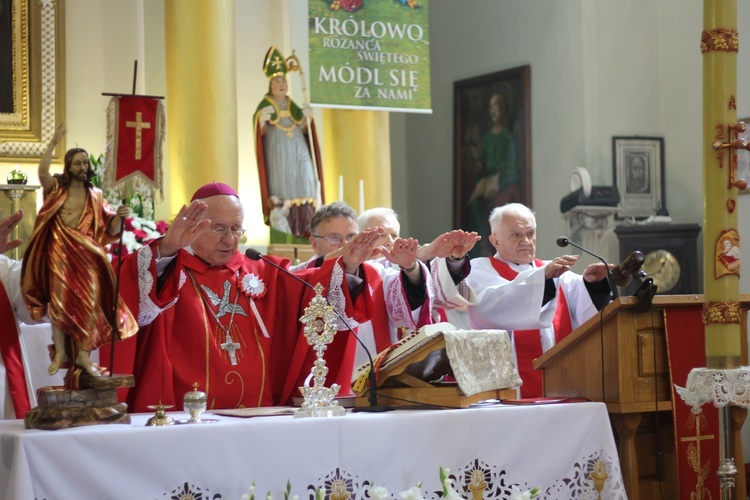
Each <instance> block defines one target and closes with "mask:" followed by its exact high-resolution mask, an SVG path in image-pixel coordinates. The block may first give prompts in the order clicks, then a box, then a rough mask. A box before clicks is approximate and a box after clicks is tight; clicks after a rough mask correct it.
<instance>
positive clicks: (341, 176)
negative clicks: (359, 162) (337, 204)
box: [339, 175, 344, 201]
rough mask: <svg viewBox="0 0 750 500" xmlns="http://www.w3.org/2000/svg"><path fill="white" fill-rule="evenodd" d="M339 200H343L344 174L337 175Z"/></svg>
mask: <svg viewBox="0 0 750 500" xmlns="http://www.w3.org/2000/svg"><path fill="white" fill-rule="evenodd" d="M339 201H344V176H343V175H339Z"/></svg>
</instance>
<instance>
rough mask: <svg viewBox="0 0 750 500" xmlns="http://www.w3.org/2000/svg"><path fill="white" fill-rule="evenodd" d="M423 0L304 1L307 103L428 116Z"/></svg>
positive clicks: (427, 40)
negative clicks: (307, 35)
mask: <svg viewBox="0 0 750 500" xmlns="http://www.w3.org/2000/svg"><path fill="white" fill-rule="evenodd" d="M427 12H428V11H427V0H309V11H308V13H309V28H310V68H311V70H310V72H309V74H310V101H311V104H313V105H317V106H322V107H328V108H347V109H361V108H364V109H382V110H388V111H405V112H414V113H431V112H432V104H431V101H430V37H429V23H428V15H427Z"/></svg>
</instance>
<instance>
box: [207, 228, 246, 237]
mask: <svg viewBox="0 0 750 500" xmlns="http://www.w3.org/2000/svg"><path fill="white" fill-rule="evenodd" d="M211 231H212V232H213V233H214V234H215V235H221V237H222V238H223V237H225V236H230V235H231V236H232V237H233V238H241V237H242V235H243V234H245V230H244V229H242V228H231V227H225V226H218V227H212V228H211Z"/></svg>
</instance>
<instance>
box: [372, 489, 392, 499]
mask: <svg viewBox="0 0 750 500" xmlns="http://www.w3.org/2000/svg"><path fill="white" fill-rule="evenodd" d="M388 496H389V495H388V490H387V489H386V487H385V486H373V487H372V488H370V497H372V498H373V499H374V500H387V498H388Z"/></svg>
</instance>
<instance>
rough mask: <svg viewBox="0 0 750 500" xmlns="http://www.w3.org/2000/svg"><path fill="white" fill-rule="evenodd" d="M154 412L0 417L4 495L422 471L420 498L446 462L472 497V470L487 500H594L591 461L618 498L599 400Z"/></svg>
mask: <svg viewBox="0 0 750 500" xmlns="http://www.w3.org/2000/svg"><path fill="white" fill-rule="evenodd" d="M170 415H172V416H175V417H176V418H186V416H187V414H185V413H181V412H180V413H173V414H172V413H171V414H170ZM150 416H151V415H144V414H138V415H133V422H132V424H130V425H99V426H88V427H79V428H73V429H63V430H58V431H40V430H25V429H24V428H23V422H22V421H19V420H7V421H0V456H1V462H0V498H2V499H13V500H23V499H33V498H39V499H41V498H47V499H56V498H96V499H101V500H103V499H129V500H130V499H136V498H137V499H170V498H174V499H179V498H185V496H183V495H188V494H192V495H193V496H192V497H191V498H203V499H212V500H220V499H222V500H230V499H231V500H239V499H240V497H241V496H242V495H243V494H245V493H247V492H248V489H249V487H250V485H251V484H252V483H253V481H255V485H256V489H255V491H256V498H257V499H259V500H262V499H264V498H265V496H266V493H267V492H269V491H270V493H271V495H272V497H273V498H274V499H279V500H280V499H282V498H283V492H284V488H285V486H286V483H287V480H290V481H291V489H292V495H299V498H300V499H305V498H312V497H311V496H310V495H311V494H312V493H313V492H314V491H315V489H316V488H325V489H326V498H329V497H330V492H331V488H335V487H336V486H343V487H345V488H347V490H348V492H349V498H350V499H352V500H356V499H362V498H365V496H364V494H365V492H366V491H367V489H369V488H370V487H371V486H372V485H373V484H374V485H376V486H384V487H386V488H387V489H388V492H389V493H390V498H394V499H398V498H399V497H398V493H399V492H401V491H404V490H407V489H408V488H410V487H412V486H416V485H417V483H419V482H420V481H422V487H421V490H422V495H423V497H424V498H425V499H437V498H438V492H440V491H441V490H442V488H441V485H440V480H439V468H440V466H443V467H447V468H450V471H451V475H452V476H453V478H454V481H453V484H454V489H455V490H456V491H458V492H459V493H460V494H461V496H463V497H464V498H472V495H471V492H470V491H469V489H468V485H469V484H470V483H472V482H473V484H475V485H479V486H480V488H481V487H484V488H485V489H484V493H483V494H482V495H481V496H479V498H484V499H494V498H498V499H499V498H509V497H510V491H511V485H514V484H515V485H519V486H520V487H521V489H523V490H526V489H530V488H533V487H540V488H541V490H542V493H541V495H540V498H545V499H554V500H561V499H565V498H570V499H573V498H575V499H577V500H578V499H588V498H590V499H595V498H597V492H596V490H595V489H594V486H593V481H592V480H591V477H590V473H591V472H592V470H593V467H594V464H595V463H596V462H597V461H601V462H600V463H599V465H600V466H601V464H604V465H605V466H606V472H607V474H608V478H607V480H606V482H605V484H604V489H603V490H602V492H601V498H602V499H605V500H608V499H625V498H626V494H625V488H624V486H623V481H622V477H621V473H620V464H619V461H618V458H617V450H616V448H615V443H614V438H613V436H612V430H611V427H610V423H609V418H608V416H607V411H606V408H605V406H604V405H603V404H602V403H571V404H555V405H544V406H534V407H531V406H495V407H483V408H470V409H464V410H401V411H394V412H388V413H349V414H347V415H346V416H344V417H338V418H309V419H294V418H292V417H291V416H273V417H255V418H250V419H241V418H233V417H218V416H216V415H213V414H211V413H210V412H208V413H206V414H204V415H203V417H204V418H217V419H219V422H218V423H214V424H198V425H175V426H170V427H145V426H144V424H145V422H146V420H147V419H148V418H149V417H150ZM337 481H339V482H338V483H337ZM480 493H481V492H480ZM337 498H339V497H337Z"/></svg>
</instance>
